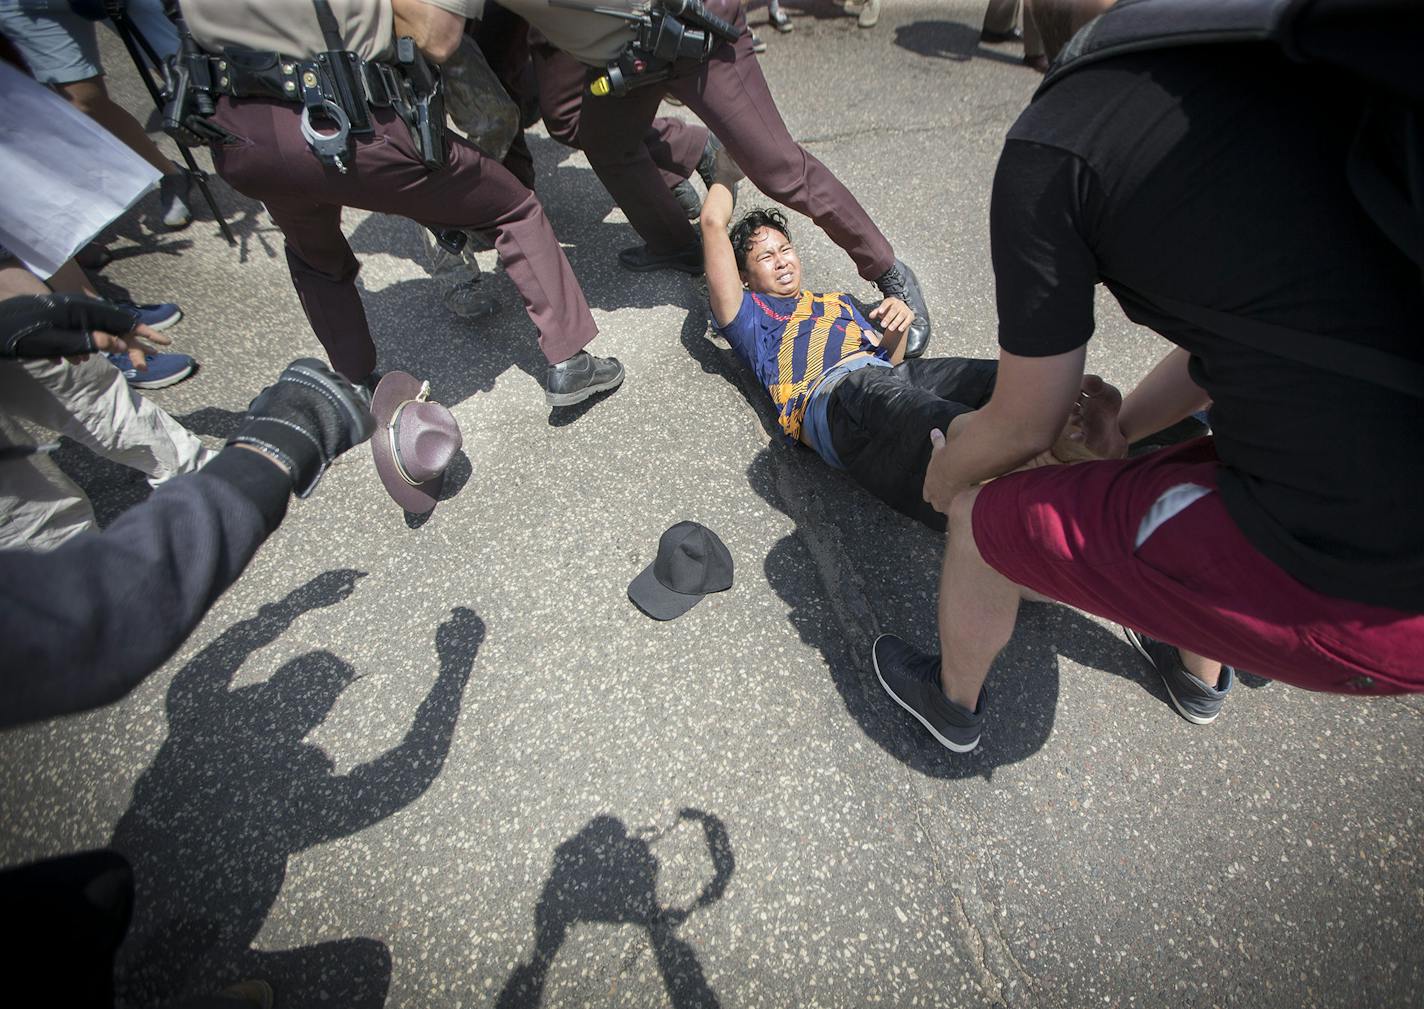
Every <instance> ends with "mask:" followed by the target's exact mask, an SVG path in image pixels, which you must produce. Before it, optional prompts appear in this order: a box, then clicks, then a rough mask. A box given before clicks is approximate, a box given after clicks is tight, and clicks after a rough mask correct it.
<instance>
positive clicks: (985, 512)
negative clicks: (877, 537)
mask: <svg viewBox="0 0 1424 1009" xmlns="http://www.w3.org/2000/svg"><path fill="white" fill-rule="evenodd" d="M1218 465H1219V464H1218V462H1217V458H1216V451H1215V448H1214V447H1213V445H1212V442H1211V439H1210V438H1203V439H1200V440H1197V441H1193V442H1188V443H1186V444H1184V445H1179V446H1177V447H1175V448H1172V449H1167V450H1164V451H1161V452H1156V453H1153V454H1152V455H1148V456H1142V457H1139V458H1137V459H1120V460H1110V461H1104V462H1088V463H1080V464H1078V465H1076V466H1054V467H1050V468H1046V469H1035V470H1029V471H1026V472H1023V473H1015V474H1013V475H1011V476H1006V477H1003V478H1001V479H999V480H995V481H993V482H992V483H990V484H988V485H986V486H984V487H982V488H980V491H979V497H978V499H977V500H976V501H975V504H974V542H975V544H976V545H977V546H978V547H979V553H980V554H981V556H983V558H984V560H985V561H987V562H988V564H989V565H990V566H991V567H992V568H994V570H995V571H998V572H999V573H1000V574H1002V575H1003V576H1004V577H1006V578H1008V579H1010V580H1011V581H1013V582H1015V583H1017V584H1019V585H1022V586H1024V587H1025V588H1029V589H1032V590H1033V591H1035V592H1038V593H1041V594H1043V595H1045V596H1049V597H1050V598H1053V599H1058V600H1061V601H1062V602H1065V603H1068V604H1069V605H1070V606H1075V607H1077V608H1078V609H1081V610H1085V611H1087V612H1088V613H1093V614H1096V615H1098V616H1100V617H1105V618H1106V619H1108V620H1113V621H1116V622H1117V623H1120V624H1126V625H1128V626H1129V627H1133V628H1136V629H1137V630H1140V631H1143V632H1145V633H1147V634H1149V635H1151V636H1152V637H1154V638H1157V639H1158V640H1160V641H1166V642H1170V643H1171V644H1174V645H1178V646H1180V647H1182V648H1185V649H1187V650H1189V651H1192V652H1196V653H1197V654H1199V655H1204V656H1207V657H1208V658H1212V659H1216V660H1218V661H1221V662H1225V663H1227V664H1228V665H1231V666H1234V667H1236V668H1237V669H1243V670H1246V671H1248V672H1252V673H1257V674H1259V675H1261V676H1269V677H1271V678H1272V679H1277V680H1285V681H1286V682H1287V683H1293V684H1295V685H1296V686H1298V687H1306V688H1308V689H1310V690H1331V691H1339V692H1342V693H1379V694H1385V693H1402V692H1414V691H1424V615H1421V614H1410V613H1402V612H1400V611H1398V610H1391V609H1387V608H1384V607H1380V606H1369V605H1366V604H1364V603H1355V602H1350V601H1347V600H1343V599H1334V598H1331V597H1329V596H1325V595H1322V594H1320V593H1319V592H1316V591H1315V590H1313V589H1310V588H1307V587H1306V586H1304V585H1302V584H1301V583H1300V582H1298V581H1296V580H1295V579H1294V578H1292V577H1291V576H1290V575H1288V574H1286V573H1285V572H1284V571H1282V570H1281V569H1280V568H1279V567H1277V566H1276V565H1275V564H1274V563H1272V562H1271V561H1269V560H1267V559H1266V558H1265V557H1264V556H1263V555H1262V554H1261V553H1260V552H1259V551H1258V550H1257V549H1256V548H1255V547H1253V546H1252V545H1251V544H1250V543H1249V542H1247V540H1246V537H1245V536H1243V535H1242V534H1241V531H1240V529H1238V528H1237V526H1236V523H1235V522H1234V521H1232V519H1231V517H1230V516H1229V515H1228V514H1227V512H1226V508H1225V506H1224V505H1223V504H1222V503H1221V496H1220V495H1219V494H1217V493H1216V477H1217V472H1218ZM1184 484H1185V485H1196V486H1197V487H1199V488H1203V489H1205V493H1202V492H1201V491H1193V492H1191V493H1188V494H1187V495H1186V496H1187V497H1188V498H1190V497H1191V495H1192V493H1195V494H1200V496H1198V497H1196V498H1195V499H1194V500H1192V501H1191V503H1190V504H1187V505H1186V506H1185V507H1184V508H1182V509H1181V510H1180V511H1176V512H1175V514H1172V515H1171V517H1170V518H1166V519H1165V521H1163V522H1161V524H1160V525H1157V526H1156V527H1155V531H1152V532H1151V533H1150V534H1149V535H1148V536H1147V538H1146V539H1145V540H1144V541H1143V542H1142V544H1141V546H1138V545H1137V543H1138V539H1139V533H1140V532H1141V531H1143V529H1142V527H1143V524H1144V519H1146V518H1149V515H1155V516H1158V517H1160V513H1161V509H1160V508H1159V509H1158V511H1157V512H1156V513H1154V512H1153V506H1154V504H1156V503H1157V502H1159V501H1161V500H1163V495H1164V494H1167V492H1168V491H1172V490H1173V489H1174V488H1180V487H1181V486H1182V485H1184ZM1182 493H1183V492H1182V491H1177V492H1176V494H1178V495H1180V494H1182ZM1169 500H1170V498H1169Z"/></svg>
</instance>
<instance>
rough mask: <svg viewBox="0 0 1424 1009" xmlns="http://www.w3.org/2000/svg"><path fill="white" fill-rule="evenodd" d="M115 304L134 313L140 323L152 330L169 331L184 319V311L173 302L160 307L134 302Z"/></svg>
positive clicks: (116, 302) (117, 302)
mask: <svg viewBox="0 0 1424 1009" xmlns="http://www.w3.org/2000/svg"><path fill="white" fill-rule="evenodd" d="M114 304H115V305H120V306H122V307H123V308H127V309H128V310H129V311H130V312H133V313H134V314H135V315H137V316H138V321H139V322H141V323H143V324H144V325H145V326H147V327H148V328H149V329H152V330H160V329H167V328H168V327H169V326H171V325H173V324H174V323H176V322H177V321H178V320H179V319H181V318H183V310H182V309H181V308H179V307H178V306H177V305H175V304H173V303H172V302H171V301H165V302H163V303H162V304H159V305H135V304H134V303H133V302H132V301H115V302H114Z"/></svg>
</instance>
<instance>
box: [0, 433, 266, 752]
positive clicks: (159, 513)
mask: <svg viewBox="0 0 1424 1009" xmlns="http://www.w3.org/2000/svg"><path fill="white" fill-rule="evenodd" d="M291 486H292V485H291V479H290V478H289V477H288V476H287V475H286V474H285V473H283V472H282V470H281V469H279V468H278V467H276V466H274V465H273V464H272V463H271V462H269V461H268V460H266V459H264V458H262V457H261V456H258V455H257V454H255V453H253V452H249V451H247V450H245V449H240V448H229V449H226V450H225V451H223V452H222V453H220V454H219V455H218V457H217V458H216V459H214V460H213V461H212V462H211V463H209V464H208V465H207V466H206V467H204V468H203V469H202V470H201V471H199V472H197V473H193V474H190V475H188V476H183V477H179V478H177V479H175V480H173V481H171V482H170V483H168V484H165V485H164V486H163V487H161V488H160V489H159V490H158V491H156V492H155V493H154V495H153V497H152V498H150V499H149V500H148V501H146V502H144V503H143V504H141V505H137V506H136V507H134V508H133V509H131V510H130V511H128V512H126V513H125V514H124V515H123V516H121V517H120V518H119V519H118V521H116V522H115V523H114V524H113V525H112V526H110V527H109V528H108V529H107V530H105V531H104V532H103V533H84V534H82V535H80V536H76V537H75V538H74V539H72V540H70V541H69V542H68V543H65V544H63V545H62V546H60V547H58V548H57V549H55V550H53V551H51V552H49V553H34V552H30V551H24V550H7V551H3V552H0V655H3V656H4V658H3V659H0V727H4V726H10V725H17V724H20V723H22V722H29V721H34V720H37V719H41V718H49V717H51V716H54V715H61V714H67V713H69V712H74V711H83V710H86V709H88V708H94V707H98V706H99V705H102V704H107V703H109V702H111V701H115V700H117V699H118V698H120V697H122V696H123V695H124V694H126V693H128V691H129V690H131V689H132V688H133V687H134V686H135V685H136V684H137V683H138V682H139V681H140V680H142V679H143V678H144V677H145V676H147V675H148V674H149V673H151V672H152V671H153V670H155V669H157V668H158V666H159V665H161V664H162V663H163V661H164V660H165V659H167V658H168V657H169V656H170V655H172V654H173V653H174V652H175V651H176V650H177V649H178V646H179V645H181V644H182V643H183V641H184V639H185V638H187V636H188V634H189V632H191V631H192V629H193V628H194V627H195V626H196V625H197V623H198V621H199V620H201V619H202V617H203V614H204V613H206V612H207V610H208V607H209V606H211V605H212V604H213V602H214V601H215V600H216V599H217V597H218V596H219V595H221V594H222V592H223V590H225V589H226V588H227V587H228V586H229V585H231V584H232V583H233V581H235V580H236V578H237V576H238V575H239V574H241V573H242V570H243V568H245V567H246V566H247V562H248V561H249V560H251V559H252V555H253V554H254V553H256V552H257V548H258V547H259V546H261V545H262V542H263V541H264V540H265V539H266V538H267V536H268V535H269V534H270V533H271V532H272V531H273V530H274V529H276V528H277V526H278V525H279V524H280V523H281V521H282V517H283V516H284V515H285V514H286V511H287V499H288V497H289V495H290V493H291Z"/></svg>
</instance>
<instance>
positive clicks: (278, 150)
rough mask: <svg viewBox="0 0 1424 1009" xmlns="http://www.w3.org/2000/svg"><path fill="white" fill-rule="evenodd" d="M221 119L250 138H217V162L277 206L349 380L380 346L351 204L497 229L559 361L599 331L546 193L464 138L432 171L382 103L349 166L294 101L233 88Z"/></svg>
mask: <svg viewBox="0 0 1424 1009" xmlns="http://www.w3.org/2000/svg"><path fill="white" fill-rule="evenodd" d="M214 118H215V119H216V121H217V122H218V123H219V124H220V125H221V126H222V127H223V128H224V129H226V130H228V131H230V132H231V133H233V134H235V135H237V136H238V137H240V138H242V139H241V140H240V142H238V143H234V144H223V145H216V146H214V149H213V166H214V167H215V168H216V169H217V172H218V174H219V175H221V176H222V177H223V179H225V180H226V181H227V183H228V184H229V185H231V186H232V187H233V188H234V189H236V190H237V191H238V192H240V193H243V194H244V195H246V196H250V197H251V198H253V199H255V200H261V201H262V202H263V203H265V204H266V205H267V210H268V212H269V213H271V215H272V219H273V220H274V221H276V222H277V226H278V227H279V228H281V229H282V234H283V236H284V237H285V238H286V245H287V265H288V267H289V268H290V269H291V271H292V283H293V285H295V287H296V289H297V296H298V297H299V298H300V299H301V302H302V308H303V309H305V311H306V314H307V319H308V320H309V321H310V322H311V327H312V329H313V330H314V331H315V333H316V336H317V339H319V340H320V341H321V344H322V346H323V347H325V348H326V354H327V357H328V358H329V359H330V360H331V366H332V367H333V368H335V369H336V370H337V371H339V372H340V373H341V374H343V375H345V376H346V377H347V378H349V379H352V380H353V381H360V380H361V379H364V378H365V377H366V376H368V375H370V373H371V372H372V371H373V370H374V369H375V367H376V348H375V345H374V344H373V343H372V341H371V331H370V327H369V326H368V324H367V322H366V312H365V309H364V308H363V307H362V305H361V297H360V294H359V293H358V292H357V290H356V273H357V271H358V270H359V269H360V263H358V262H357V260H356V257H355V255H353V254H352V252H351V247H350V246H349V245H348V244H347V243H346V237H345V236H344V235H343V234H342V232H341V208H342V207H359V208H361V209H363V210H372V211H377V212H379V213H383V214H398V215H400V216H402V217H409V218H412V219H413V220H416V221H419V222H420V223H421V224H424V225H427V226H431V227H436V228H469V229H473V230H477V231H486V230H488V231H493V232H494V236H495V237H494V244H495V248H496V249H497V250H498V251H499V258H500V261H501V262H502V263H503V264H504V268H505V271H506V272H507V273H508V274H509V279H510V280H512V281H513V282H514V286H515V287H517V288H518V289H519V293H520V295H521V296H522V297H523V299H524V307H525V309H526V310H527V311H528V313H529V318H530V319H531V320H532V321H533V323H534V325H535V327H536V328H537V329H538V331H539V347H540V349H542V350H543V352H544V356H545V357H546V358H548V360H549V361H550V363H555V364H556V363H558V362H560V361H564V360H567V359H568V358H570V357H572V356H573V355H574V354H576V353H578V351H579V350H581V349H582V348H583V347H584V346H585V345H586V344H588V343H589V341H591V340H592V339H593V338H594V336H596V335H597V333H598V328H597V326H595V325H594V321H593V315H592V314H591V313H590V312H589V310H588V302H587V301H586V300H585V299H584V295H583V290H582V289H581V288H580V287H579V283H578V280H577V279H576V278H575V277H574V274H573V270H572V269H570V268H569V263H568V260H567V259H566V258H565V257H564V253H563V250H562V249H560V248H559V240H558V239H557V238H556V237H555V236H554V229H553V228H552V227H551V226H550V225H549V221H548V218H546V217H545V216H544V209H543V208H542V207H541V206H540V205H539V201H538V199H537V198H536V197H535V196H534V194H533V193H532V192H530V191H529V189H527V188H526V187H525V186H523V185H521V184H520V183H519V181H518V180H516V179H515V178H514V176H513V175H511V174H510V173H509V172H508V171H507V170H506V169H505V168H504V167H503V166H502V165H500V164H499V163H498V162H496V161H492V160H490V159H489V158H487V157H485V156H484V155H483V154H481V153H480V152H479V151H478V150H477V149H476V148H475V147H473V146H472V145H470V144H468V143H466V142H465V141H464V140H462V139H460V138H459V137H456V136H453V135H452V136H451V137H450V157H449V161H448V163H447V164H446V165H445V166H444V167H442V168H439V169H437V170H436V171H430V170H429V169H427V168H426V167H425V166H424V165H423V164H422V163H421V160H420V157H419V155H418V154H416V152H415V148H414V146H413V145H412V144H411V139H410V132H409V131H408V130H407V129H406V126H405V124H404V123H403V122H402V121H401V119H400V118H399V117H398V116H397V115H396V114H395V113H394V112H392V111H391V110H389V109H374V108H373V109H372V110H371V118H372V120H373V122H374V125H375V132H374V133H373V134H372V135H370V136H366V137H360V138H353V140H354V143H353V145H352V146H353V153H352V156H351V164H350V165H349V166H348V170H347V171H346V172H341V171H338V170H337V169H336V168H333V167H328V166H326V165H323V164H321V162H319V161H318V160H317V158H316V155H315V154H313V153H312V150H311V148H310V147H308V146H307V143H306V141H305V140H303V139H302V135H301V128H300V119H301V106H299V105H297V104H295V103H292V104H288V103H283V102H275V101H269V100H266V99H261V98H242V99H229V98H224V99H222V100H220V101H219V102H218V111H217V115H216V116H215V117H214ZM321 125H326V124H321Z"/></svg>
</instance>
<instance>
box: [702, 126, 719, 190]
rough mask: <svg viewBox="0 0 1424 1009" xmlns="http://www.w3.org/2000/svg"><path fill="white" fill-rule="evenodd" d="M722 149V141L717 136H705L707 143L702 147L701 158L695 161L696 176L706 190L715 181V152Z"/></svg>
mask: <svg viewBox="0 0 1424 1009" xmlns="http://www.w3.org/2000/svg"><path fill="white" fill-rule="evenodd" d="M721 149H722V141H720V140H718V139H717V134H715V133H709V134H707V143H706V144H704V145H703V146H702V157H700V158H698V159H697V175H698V177H699V178H701V179H702V184H703V185H704V186H706V187H707V188H708V189H711V188H712V183H714V182H716V181H717V152H718V151H720V150H721Z"/></svg>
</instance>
